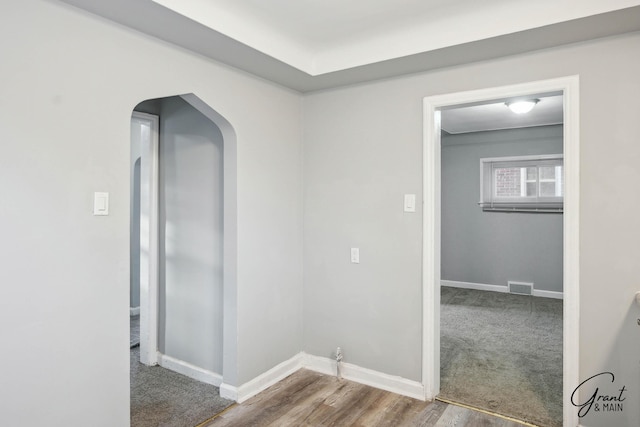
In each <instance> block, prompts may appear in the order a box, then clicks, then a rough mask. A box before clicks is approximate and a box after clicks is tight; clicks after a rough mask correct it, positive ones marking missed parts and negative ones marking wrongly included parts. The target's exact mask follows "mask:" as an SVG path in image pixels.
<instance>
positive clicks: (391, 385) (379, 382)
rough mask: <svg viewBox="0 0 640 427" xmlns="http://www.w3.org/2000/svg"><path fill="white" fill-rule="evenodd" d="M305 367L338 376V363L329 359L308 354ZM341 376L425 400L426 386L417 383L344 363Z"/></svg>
mask: <svg viewBox="0 0 640 427" xmlns="http://www.w3.org/2000/svg"><path fill="white" fill-rule="evenodd" d="M303 367H304V368H306V369H309V370H312V371H316V372H320V373H323V374H327V375H336V362H335V360H332V359H329V358H327V357H319V356H313V355H310V354H307V355H305V358H304V364H303ZM341 374H342V378H344V379H345V380H349V381H354V382H357V383H360V384H365V385H368V386H371V387H375V388H379V389H381V390H386V391H390V392H392V393H396V394H400V395H403V396H408V397H413V398H414V399H419V400H424V386H423V385H422V383H419V382H417V381H412V380H408V379H406V378H402V377H399V376H396V375H389V374H385V373H382V372H378V371H374V370H372V369H367V368H363V367H360V366H357V365H353V364H351V363H344V362H343V363H342V366H341Z"/></svg>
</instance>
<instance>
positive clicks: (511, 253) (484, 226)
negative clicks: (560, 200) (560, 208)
mask: <svg viewBox="0 0 640 427" xmlns="http://www.w3.org/2000/svg"><path fill="white" fill-rule="evenodd" d="M445 114H446V112H445ZM532 154H562V126H560V125H558V126H544V127H537V128H521V129H510V130H500V131H492V132H474V133H466V134H458V135H448V134H443V136H442V231H441V233H442V235H441V242H442V246H441V247H442V253H441V266H442V270H441V277H442V279H443V280H453V281H459V282H472V283H481V284H488V285H499V286H505V287H506V286H507V281H509V280H515V281H520V282H533V283H534V287H535V289H539V290H546V291H555V292H562V215H561V214H548V213H544V214H536V213H521V212H519V213H505V212H485V211H483V210H482V208H480V207H479V206H478V201H479V200H480V183H479V176H480V159H481V158H483V157H506V156H525V155H532Z"/></svg>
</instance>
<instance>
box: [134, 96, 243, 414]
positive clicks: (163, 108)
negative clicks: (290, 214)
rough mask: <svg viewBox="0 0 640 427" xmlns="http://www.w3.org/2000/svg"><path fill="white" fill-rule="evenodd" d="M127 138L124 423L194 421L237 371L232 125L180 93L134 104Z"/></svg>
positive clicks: (213, 407) (209, 409) (220, 402)
mask: <svg viewBox="0 0 640 427" xmlns="http://www.w3.org/2000/svg"><path fill="white" fill-rule="evenodd" d="M131 136H132V139H131V142H132V144H131V147H132V156H131V161H132V175H131V176H132V181H131V183H132V189H131V197H132V200H131V208H132V211H131V275H132V278H131V306H132V307H131V309H130V314H131V315H132V322H131V323H132V325H133V326H132V335H134V333H135V325H134V320H135V317H139V347H136V346H135V343H134V342H133V339H132V348H131V349H130V352H131V355H132V356H131V417H132V418H131V422H132V425H135V426H146V425H157V423H158V422H160V423H162V424H163V425H165V424H166V425H175V426H180V425H195V424H199V423H201V422H203V421H204V420H206V419H208V418H209V417H211V416H213V415H215V414H216V413H217V412H219V411H220V410H221V409H223V408H224V407H226V406H228V405H229V404H230V403H231V401H229V400H226V399H222V398H220V395H219V387H220V386H221V385H222V384H223V378H224V380H225V381H228V382H232V381H235V379H234V378H235V377H236V373H235V369H236V364H235V355H236V352H237V349H236V345H235V341H236V336H235V332H234V329H235V328H234V329H228V327H229V326H232V327H233V325H234V324H235V312H236V310H235V298H234V297H233V295H234V294H235V289H236V286H235V277H236V274H235V264H236V262H235V261H236V255H235V248H236V243H235V241H236V234H237V233H236V221H235V218H236V215H235V206H236V190H235V175H236V169H235V164H236V161H235V160H236V158H235V153H236V147H235V133H234V132H233V128H232V127H231V126H230V124H229V123H228V122H227V121H226V120H225V119H224V118H222V116H220V115H219V114H218V113H216V112H215V111H214V110H213V109H211V107H209V106H208V105H207V104H205V103H204V102H203V101H202V100H200V99H199V98H197V97H196V96H195V95H193V94H189V95H180V96H171V97H166V98H158V99H152V100H147V101H143V102H141V103H139V104H138V105H137V106H136V107H135V108H134V112H133V114H132V118H131ZM136 297H137V298H136ZM136 302H138V303H139V305H138V307H135V303H136ZM154 365H160V366H159V367H154ZM232 384H233V382H232ZM162 396H164V398H163V397H162ZM166 396H171V398H170V399H169V400H167V399H166ZM158 399H160V400H163V399H164V400H163V401H162V402H159V401H157V400H158ZM160 403H162V404H163V405H164V406H163V408H164V414H163V415H162V420H159V419H158V418H157V417H158V416H160V414H158V413H157V411H154V410H153V409H152V408H154V407H155V406H156V404H160ZM154 423H156V424H154Z"/></svg>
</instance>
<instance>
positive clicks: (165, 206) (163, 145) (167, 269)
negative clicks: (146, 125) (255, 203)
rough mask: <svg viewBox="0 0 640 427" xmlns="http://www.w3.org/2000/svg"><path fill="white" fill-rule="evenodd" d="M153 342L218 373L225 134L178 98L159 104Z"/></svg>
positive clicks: (220, 359) (221, 310) (196, 364)
mask: <svg viewBox="0 0 640 427" xmlns="http://www.w3.org/2000/svg"><path fill="white" fill-rule="evenodd" d="M159 178H160V181H159V189H160V212H159V213H160V215H159V222H160V235H159V242H160V247H159V255H160V259H159V266H160V274H159V285H160V289H159V306H160V307H159V308H160V310H159V313H158V314H159V318H158V327H159V331H158V347H159V350H160V352H161V353H163V354H166V355H168V356H171V357H174V358H176V359H178V360H182V361H185V362H188V363H191V364H192V365H195V366H198V367H200V368H203V369H206V370H209V371H212V372H216V373H220V374H221V373H222V350H223V348H222V347H223V342H222V320H223V318H222V314H223V307H222V295H223V294H222V272H223V268H222V243H223V240H222V239H223V232H222V226H223V224H222V218H223V215H222V210H223V188H222V185H223V138H222V134H221V133H220V129H219V128H218V127H217V126H216V125H215V124H214V123H213V122H211V121H210V120H209V119H207V118H206V117H204V116H203V115H202V114H201V113H200V112H199V111H198V110H196V109H195V108H193V107H192V106H191V105H189V104H187V103H186V102H185V101H184V100H182V98H180V97H171V98H165V99H163V100H162V102H161V109H160V177H159Z"/></svg>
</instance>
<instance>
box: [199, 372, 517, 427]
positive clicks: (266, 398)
mask: <svg viewBox="0 0 640 427" xmlns="http://www.w3.org/2000/svg"><path fill="white" fill-rule="evenodd" d="M235 426H238V427H239V426H242V427H249V426H260V427H262V426H274V427H275V426H277V427H285V426H309V427H320V426H356V427H369V426H376V427H399V426H420V427H436V426H437V427H441V426H442V427H444V426H447V427H482V426H484V427H519V426H523V424H519V423H516V422H513V421H509V420H505V419H502V418H498V417H494V416H491V415H487V414H484V413H482V412H477V411H473V410H470V409H466V408H462V407H459V406H455V405H448V404H446V403H443V402H439V401H434V402H422V401H419V400H416V399H411V398H409V397H405V396H400V395H398V394H394V393H390V392H387V391H383V390H378V389H376V388H373V387H369V386H366V385H362V384H358V383H354V382H351V381H346V380H338V379H337V378H335V377H332V376H328V375H323V374H319V373H317V372H313V371H308V370H305V369H301V370H299V371H297V372H296V373H294V374H292V375H290V376H289V377H287V378H285V379H284V380H282V381H281V382H279V383H277V384H275V385H274V386H272V387H270V388H268V389H267V390H265V391H264V392H262V393H260V394H258V395H256V396H255V397H253V398H251V399H249V400H247V401H246V402H243V403H241V404H239V405H235V406H233V407H231V408H230V409H228V410H226V411H225V412H223V413H222V414H221V415H219V416H218V417H216V418H215V419H213V420H212V421H210V422H208V423H206V424H204V425H203V426H202V427H235Z"/></svg>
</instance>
